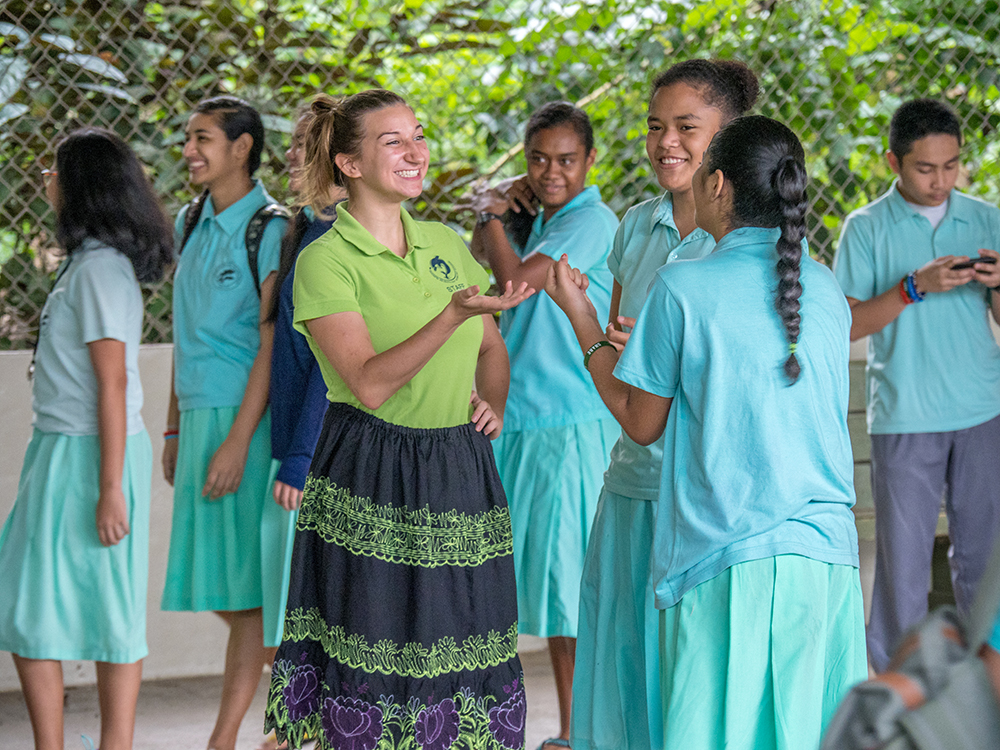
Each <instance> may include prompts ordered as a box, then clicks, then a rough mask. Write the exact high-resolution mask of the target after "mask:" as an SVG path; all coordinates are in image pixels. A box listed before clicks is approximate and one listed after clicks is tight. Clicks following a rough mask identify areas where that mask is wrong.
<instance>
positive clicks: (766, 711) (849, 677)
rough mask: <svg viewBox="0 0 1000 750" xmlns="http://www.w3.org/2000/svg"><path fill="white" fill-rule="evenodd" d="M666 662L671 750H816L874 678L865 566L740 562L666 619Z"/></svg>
mask: <svg viewBox="0 0 1000 750" xmlns="http://www.w3.org/2000/svg"><path fill="white" fill-rule="evenodd" d="M660 658H661V664H662V671H663V672H662V674H663V677H662V689H663V717H664V718H663V720H664V733H665V743H664V747H665V748H666V750H719V748H726V750H771V749H772V748H773V749H774V750H816V748H818V747H819V743H820V737H821V736H822V733H823V730H824V729H825V728H826V726H827V724H828V723H829V722H830V719H831V718H832V717H833V714H834V711H835V710H836V708H837V705H838V704H839V703H840V701H841V699H842V698H843V697H844V695H845V694H846V693H847V691H848V690H849V689H850V688H851V687H852V686H853V685H855V684H856V683H858V682H860V681H862V680H865V679H867V677H868V668H867V664H866V659H865V624H864V608H863V605H862V601H861V580H860V578H859V576H858V571H857V569H856V568H853V567H851V566H848V565H830V564H827V563H822V562H817V561H816V560H810V559H808V558H805V557H799V556H796V555H782V556H779V557H769V558H765V559H762V560H753V561H751V562H746V563H740V564H739V565H734V566H733V567H731V568H729V569H728V570H725V571H723V572H722V573H720V574H719V575H718V576H716V577H715V578H713V579H711V580H710V581H706V582H705V583H703V584H701V585H700V586H697V587H695V588H694V589H692V590H691V591H689V592H688V593H686V594H685V595H684V598H683V599H681V601H680V602H678V603H677V604H676V605H674V606H673V607H671V608H670V609H667V610H663V611H662V612H661V614H660Z"/></svg>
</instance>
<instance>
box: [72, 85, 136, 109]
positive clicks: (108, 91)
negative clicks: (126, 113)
mask: <svg viewBox="0 0 1000 750" xmlns="http://www.w3.org/2000/svg"><path fill="white" fill-rule="evenodd" d="M76 85H77V87H79V88H81V89H84V90H85V91H94V92H96V93H98V94H104V95H105V96H112V97H114V98H116V99H123V100H125V101H127V102H132V103H133V104H135V103H137V100H136V98H135V97H134V96H132V95H131V94H130V93H129V92H127V91H126V90H125V89H121V88H118V87H117V86H106V85H105V84H103V83H78V84H76Z"/></svg>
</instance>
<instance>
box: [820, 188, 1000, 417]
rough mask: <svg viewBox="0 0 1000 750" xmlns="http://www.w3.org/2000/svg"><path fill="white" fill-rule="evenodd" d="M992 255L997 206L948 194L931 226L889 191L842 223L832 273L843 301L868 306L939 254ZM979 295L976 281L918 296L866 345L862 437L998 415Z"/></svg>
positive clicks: (993, 361)
mask: <svg viewBox="0 0 1000 750" xmlns="http://www.w3.org/2000/svg"><path fill="white" fill-rule="evenodd" d="M980 248H987V249H990V250H1000V209H997V208H996V207H995V206H991V205H989V204H987V203H984V202H983V201H981V200H979V199H977V198H973V197H971V196H968V195H965V194H964V193H962V192H960V191H958V190H952V191H951V195H950V197H949V198H948V211H947V213H946V214H945V216H944V219H942V220H941V223H940V224H938V227H937V229H934V228H933V227H932V226H931V223H930V221H928V220H927V219H926V218H925V217H924V216H921V215H920V214H919V213H917V211H915V210H914V209H913V208H911V207H910V206H908V205H907V204H906V201H905V200H904V199H903V196H902V195H900V194H899V190H898V189H897V188H896V185H895V184H893V186H892V188H891V189H890V190H889V192H887V193H885V194H884V195H882V196H880V197H879V198H878V199H877V200H875V201H873V202H872V203H869V204H868V205H867V206H865V207H863V208H860V209H858V210H857V211H854V212H853V213H852V214H851V215H850V216H848V217H847V221H846V222H845V224H844V231H843V233H842V234H841V237H840V245H839V246H838V248H837V254H836V256H835V257H834V260H833V271H834V274H835V275H836V277H837V281H839V282H840V287H841V289H843V291H844V294H846V295H847V296H848V297H854V298H855V299H859V300H862V301H864V300H869V299H871V298H872V297H876V296H878V295H879V294H882V293H883V292H885V291H887V290H889V289H891V288H893V287H894V286H897V285H898V284H899V281H900V279H902V278H903V277H904V276H906V275H907V274H908V273H910V272H912V271H915V270H916V269H918V268H920V267H921V266H923V265H925V264H926V263H928V262H930V261H931V260H933V259H934V258H937V257H940V256H942V255H968V256H969V257H971V258H975V257H977V256H978V255H979V250H980ZM989 315H990V312H989V293H988V292H987V290H986V288H985V287H984V286H983V285H982V284H980V283H979V282H977V281H973V282H971V283H969V284H965V285H964V286H960V287H956V288H955V289H952V290H951V291H950V292H941V293H937V294H934V293H931V294H928V295H927V297H926V299H924V301H923V302H919V303H917V304H913V305H907V307H906V309H904V310H903V312H902V313H900V315H899V317H898V318H896V319H895V320H894V321H892V322H891V323H889V325H887V326H886V327H885V328H883V329H882V330H881V331H878V332H877V333H874V334H872V335H871V336H869V338H868V366H867V368H866V370H865V378H866V383H865V385H866V389H867V398H868V431H869V432H870V433H872V434H874V435H884V434H898V433H919V432H949V431H951V430H961V429H965V428H967V427H974V426H975V425H978V424H982V423H983V422H987V421H989V420H990V419H992V418H993V417H995V416H997V415H998V414H1000V347H998V346H997V344H996V340H995V339H994V338H993V333H992V331H991V330H990V322H989Z"/></svg>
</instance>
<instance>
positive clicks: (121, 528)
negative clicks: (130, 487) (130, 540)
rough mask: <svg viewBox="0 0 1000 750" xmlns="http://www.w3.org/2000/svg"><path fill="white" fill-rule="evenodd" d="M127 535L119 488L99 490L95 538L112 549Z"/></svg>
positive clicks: (123, 496)
mask: <svg viewBox="0 0 1000 750" xmlns="http://www.w3.org/2000/svg"><path fill="white" fill-rule="evenodd" d="M171 442H176V441H171ZM128 533H129V527H128V509H127V508H126V507H125V495H124V493H123V492H122V489H121V487H115V488H113V489H110V490H101V497H100V499H99V500H98V501H97V536H98V538H99V539H100V540H101V544H103V545H104V546H105V547H114V546H115V545H116V544H118V542H120V541H121V540H122V539H124V538H125V536H126V535H127V534H128Z"/></svg>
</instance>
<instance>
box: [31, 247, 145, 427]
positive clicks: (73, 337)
mask: <svg viewBox="0 0 1000 750" xmlns="http://www.w3.org/2000/svg"><path fill="white" fill-rule="evenodd" d="M57 278H58V281H57V282H56V284H55V286H54V287H53V288H52V291H51V293H50V294H49V296H48V299H46V300H45V306H44V307H43V308H42V319H41V324H40V328H39V332H38V349H37V350H36V352H35V376H34V380H33V382H32V399H33V401H32V408H33V410H34V414H35V419H34V425H35V428H36V429H38V430H41V431H43V432H59V433H62V434H64V435H96V434H97V378H96V376H95V375H94V366H93V364H92V363H91V360H90V350H89V349H88V347H87V344H89V343H91V342H93V341H100V340H101V339H114V340H116V341H122V342H124V343H125V372H126V374H127V376H128V385H127V386H126V389H125V409H126V414H127V423H126V429H127V431H128V434H129V435H134V434H136V433H137V432H141V431H142V430H143V424H142V414H141V410H142V384H141V383H140V382H139V342H140V341H141V339H142V310H143V304H142V292H141V291H140V289H139V282H138V281H136V278H135V271H134V270H133V269H132V262H131V261H130V260H129V259H128V258H126V257H125V256H124V255H123V254H122V253H120V252H118V250H115V249H114V248H112V247H108V246H107V245H104V244H102V243H100V242H98V241H97V240H94V239H86V240H84V241H83V243H82V244H81V245H80V247H78V248H77V249H76V251H75V252H73V253H72V254H71V255H70V256H69V257H68V258H66V260H64V261H63V265H62V266H61V267H60V269H59V274H58V277H57Z"/></svg>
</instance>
